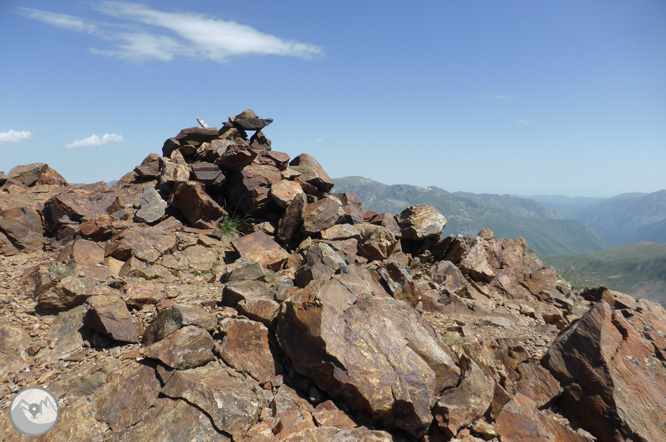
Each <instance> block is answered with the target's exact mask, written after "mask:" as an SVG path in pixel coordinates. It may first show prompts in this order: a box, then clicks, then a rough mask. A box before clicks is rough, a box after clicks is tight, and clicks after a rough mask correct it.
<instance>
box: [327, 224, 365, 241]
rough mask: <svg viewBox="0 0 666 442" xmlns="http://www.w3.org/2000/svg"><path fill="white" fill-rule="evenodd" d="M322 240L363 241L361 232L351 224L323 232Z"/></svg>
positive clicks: (336, 226) (337, 226)
mask: <svg viewBox="0 0 666 442" xmlns="http://www.w3.org/2000/svg"><path fill="white" fill-rule="evenodd" d="M321 237H322V239H326V240H330V241H336V240H345V239H355V240H357V241H358V240H361V238H362V237H361V231H360V230H359V229H357V228H356V227H354V226H352V225H351V224H338V225H335V226H333V227H330V228H328V229H326V230H324V231H322V232H321Z"/></svg>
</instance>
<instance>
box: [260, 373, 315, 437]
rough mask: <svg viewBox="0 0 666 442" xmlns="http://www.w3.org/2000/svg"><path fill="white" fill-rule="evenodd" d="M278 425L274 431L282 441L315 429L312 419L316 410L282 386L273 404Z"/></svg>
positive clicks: (294, 392)
mask: <svg viewBox="0 0 666 442" xmlns="http://www.w3.org/2000/svg"><path fill="white" fill-rule="evenodd" d="M271 408H273V409H274V410H275V420H277V421H278V425H277V426H276V428H274V429H273V431H274V432H275V433H277V434H278V436H279V438H280V439H285V438H287V437H289V436H291V435H294V434H297V433H298V432H301V431H303V430H307V429H311V428H315V423H314V421H313V419H312V414H313V413H314V408H313V407H312V405H310V403H309V402H308V401H306V400H305V399H303V398H302V397H300V396H299V395H298V393H297V392H296V391H294V390H293V389H292V388H290V387H288V386H286V385H281V386H280V387H279V389H278V391H277V394H276V395H275V398H274V399H273V402H272V403H271Z"/></svg>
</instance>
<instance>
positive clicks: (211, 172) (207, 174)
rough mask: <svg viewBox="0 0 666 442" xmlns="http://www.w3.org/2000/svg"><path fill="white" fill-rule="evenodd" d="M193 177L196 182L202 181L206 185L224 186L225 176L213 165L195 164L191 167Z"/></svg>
mask: <svg viewBox="0 0 666 442" xmlns="http://www.w3.org/2000/svg"><path fill="white" fill-rule="evenodd" d="M190 169H191V171H192V172H191V176H192V179H193V180H194V181H200V182H202V183H204V184H206V185H211V184H222V183H223V182H224V179H225V178H224V175H223V174H222V171H221V170H220V168H219V167H217V166H216V165H215V164H211V163H206V162H202V163H195V164H192V165H191V166H190Z"/></svg>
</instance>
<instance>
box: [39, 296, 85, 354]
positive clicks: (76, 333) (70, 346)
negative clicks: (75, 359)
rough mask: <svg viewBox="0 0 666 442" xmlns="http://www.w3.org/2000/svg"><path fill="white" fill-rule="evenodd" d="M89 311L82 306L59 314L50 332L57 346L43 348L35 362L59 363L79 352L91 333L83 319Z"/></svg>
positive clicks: (50, 336) (50, 337)
mask: <svg viewBox="0 0 666 442" xmlns="http://www.w3.org/2000/svg"><path fill="white" fill-rule="evenodd" d="M87 310H88V309H87V308H86V307H85V306H83V305H80V306H78V307H75V308H73V309H71V310H68V311H64V312H60V313H58V317H57V318H56V320H55V321H53V324H52V325H51V330H50V332H49V339H50V340H51V342H55V345H53V347H51V346H49V347H47V348H43V349H42V350H41V351H40V352H39V353H37V355H36V356H35V360H36V361H38V362H40V363H41V362H48V361H57V360H58V359H60V358H62V357H64V356H66V355H68V354H71V353H74V352H76V351H79V350H80V349H81V348H82V346H83V339H84V337H87V335H88V332H89V331H90V329H88V328H87V327H84V326H83V317H84V316H85V314H86V311H87Z"/></svg>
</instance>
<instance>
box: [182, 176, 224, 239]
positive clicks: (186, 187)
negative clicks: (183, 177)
mask: <svg viewBox="0 0 666 442" xmlns="http://www.w3.org/2000/svg"><path fill="white" fill-rule="evenodd" d="M174 202H175V203H176V205H177V207H178V208H179V209H180V211H181V212H182V213H183V215H185V218H187V219H188V220H189V221H190V223H191V224H192V225H193V226H194V227H199V228H210V227H215V226H214V224H215V222H217V221H219V220H220V219H221V218H222V217H224V216H227V212H226V211H225V210H224V209H223V208H222V207H220V205H219V204H218V203H216V202H215V201H214V200H213V199H212V198H211V197H210V196H208V194H207V193H206V190H205V188H204V185H203V184H202V183H199V182H196V181H185V182H179V183H177V184H176V186H175V188H174Z"/></svg>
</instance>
